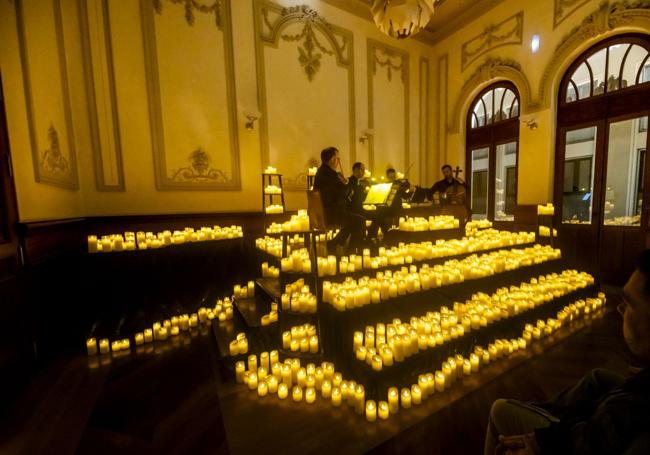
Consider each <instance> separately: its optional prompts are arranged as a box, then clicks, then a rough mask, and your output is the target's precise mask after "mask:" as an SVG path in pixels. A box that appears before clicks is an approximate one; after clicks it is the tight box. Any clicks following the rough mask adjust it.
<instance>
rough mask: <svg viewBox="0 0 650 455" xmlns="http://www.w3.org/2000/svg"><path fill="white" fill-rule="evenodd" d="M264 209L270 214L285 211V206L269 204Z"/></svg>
mask: <svg viewBox="0 0 650 455" xmlns="http://www.w3.org/2000/svg"><path fill="white" fill-rule="evenodd" d="M264 211H265V212H266V213H268V214H269V215H273V214H277V213H284V206H283V205H282V204H271V205H269V206H267V207H266V208H265V209H264Z"/></svg>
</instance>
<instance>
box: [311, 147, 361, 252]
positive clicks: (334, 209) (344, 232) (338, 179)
mask: <svg viewBox="0 0 650 455" xmlns="http://www.w3.org/2000/svg"><path fill="white" fill-rule="evenodd" d="M320 157H321V161H322V164H321V165H320V167H319V168H318V171H316V177H315V178H314V187H313V189H314V190H318V191H319V192H320V195H321V200H322V201H323V209H324V210H325V216H326V217H327V221H328V223H331V224H338V225H340V226H341V230H340V231H339V233H338V234H337V235H336V237H334V239H332V240H330V241H329V242H327V247H328V250H329V249H336V247H338V246H341V247H343V246H345V244H346V242H347V240H348V238H350V247H351V248H361V247H363V243H364V240H365V239H364V237H365V236H364V226H365V219H364V218H363V216H361V215H359V214H358V213H354V212H352V211H351V210H350V209H349V208H348V206H347V204H346V201H347V199H346V196H347V193H348V180H347V179H346V178H345V176H344V175H343V173H342V172H340V170H341V160H340V159H339V151H338V149H337V148H336V147H328V148H326V149H324V150H323V151H321V153H320Z"/></svg>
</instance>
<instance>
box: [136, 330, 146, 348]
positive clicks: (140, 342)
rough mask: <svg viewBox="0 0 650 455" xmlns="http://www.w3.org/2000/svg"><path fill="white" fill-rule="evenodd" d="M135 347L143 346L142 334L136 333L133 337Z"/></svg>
mask: <svg viewBox="0 0 650 455" xmlns="http://www.w3.org/2000/svg"><path fill="white" fill-rule="evenodd" d="M134 339H135V344H136V346H141V345H143V344H144V335H143V334H142V332H137V333H136V334H135V336H134Z"/></svg>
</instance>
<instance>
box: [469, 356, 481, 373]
mask: <svg viewBox="0 0 650 455" xmlns="http://www.w3.org/2000/svg"><path fill="white" fill-rule="evenodd" d="M469 361H470V364H471V367H472V373H476V372H478V367H479V362H480V360H479V357H478V355H477V354H474V353H472V354H470V356H469Z"/></svg>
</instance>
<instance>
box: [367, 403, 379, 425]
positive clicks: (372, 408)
mask: <svg viewBox="0 0 650 455" xmlns="http://www.w3.org/2000/svg"><path fill="white" fill-rule="evenodd" d="M366 420H367V421H368V422H374V421H375V420H377V406H376V405H375V402H374V400H368V401H367V402H366Z"/></svg>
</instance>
